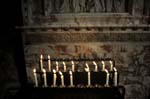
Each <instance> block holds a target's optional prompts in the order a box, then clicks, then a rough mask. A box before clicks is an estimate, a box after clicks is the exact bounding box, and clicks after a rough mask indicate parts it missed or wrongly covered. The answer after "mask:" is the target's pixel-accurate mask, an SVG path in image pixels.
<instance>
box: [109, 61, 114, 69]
mask: <svg viewBox="0 0 150 99" xmlns="http://www.w3.org/2000/svg"><path fill="white" fill-rule="evenodd" d="M109 63H110V71H113V62H112V61H109Z"/></svg>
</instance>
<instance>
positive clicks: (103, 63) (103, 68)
mask: <svg viewBox="0 0 150 99" xmlns="http://www.w3.org/2000/svg"><path fill="white" fill-rule="evenodd" d="M104 70H105V62H104V61H102V71H104Z"/></svg>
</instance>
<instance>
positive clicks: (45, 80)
mask: <svg viewBox="0 0 150 99" xmlns="http://www.w3.org/2000/svg"><path fill="white" fill-rule="evenodd" d="M43 76H44V87H47V78H46V70H45V69H43Z"/></svg>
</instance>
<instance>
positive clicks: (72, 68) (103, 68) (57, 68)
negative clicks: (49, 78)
mask: <svg viewBox="0 0 150 99" xmlns="http://www.w3.org/2000/svg"><path fill="white" fill-rule="evenodd" d="M62 63H63V70H64V72H66V70H67V66H66V63H65V62H64V61H63V62H62ZM101 63H102V71H104V70H105V62H104V61H101ZM109 63H110V71H113V61H111V60H110V61H109ZM71 64H72V67H71V70H72V72H74V71H75V64H74V61H71ZM93 64H94V66H95V69H94V71H95V72H97V71H98V65H97V63H96V62H95V61H93ZM51 67H52V66H51V58H50V55H48V70H49V72H51V70H52V68H51ZM40 68H41V70H43V55H41V56H40ZM56 71H59V63H58V61H56Z"/></svg>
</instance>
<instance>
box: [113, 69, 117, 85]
mask: <svg viewBox="0 0 150 99" xmlns="http://www.w3.org/2000/svg"><path fill="white" fill-rule="evenodd" d="M114 72H115V74H114V86H117V85H118V84H117V69H116V68H115V67H114Z"/></svg>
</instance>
